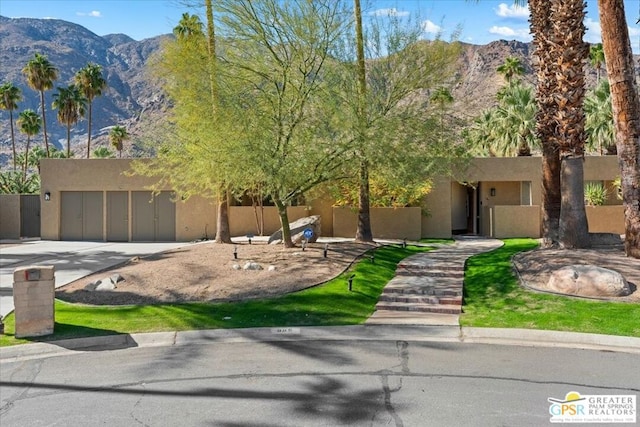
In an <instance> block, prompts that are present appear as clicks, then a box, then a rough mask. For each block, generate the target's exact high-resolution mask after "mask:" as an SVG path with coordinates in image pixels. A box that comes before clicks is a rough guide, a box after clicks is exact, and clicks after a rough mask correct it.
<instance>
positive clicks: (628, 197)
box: [598, 0, 640, 258]
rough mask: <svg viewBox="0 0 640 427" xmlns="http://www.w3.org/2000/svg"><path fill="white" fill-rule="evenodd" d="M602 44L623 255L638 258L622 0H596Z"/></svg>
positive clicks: (635, 150)
mask: <svg viewBox="0 0 640 427" xmlns="http://www.w3.org/2000/svg"><path fill="white" fill-rule="evenodd" d="M598 10H599V15H600V25H601V27H602V46H603V49H604V56H605V58H606V59H607V60H606V66H607V76H608V77H609V80H610V81H611V104H612V112H613V119H614V126H615V130H616V148H617V152H618V165H619V167H620V176H621V187H622V204H623V206H624V218H625V238H624V247H625V252H626V254H627V256H631V257H634V258H640V148H639V146H638V140H639V139H640V99H639V96H638V88H637V86H636V82H635V81H634V76H635V66H634V59H633V51H632V50H631V41H630V39H629V29H628V28H627V24H626V19H625V11H624V2H623V1H622V0H600V1H598Z"/></svg>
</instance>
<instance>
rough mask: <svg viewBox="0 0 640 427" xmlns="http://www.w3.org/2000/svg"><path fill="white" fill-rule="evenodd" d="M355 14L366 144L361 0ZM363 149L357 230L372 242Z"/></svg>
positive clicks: (361, 132) (360, 115)
mask: <svg viewBox="0 0 640 427" xmlns="http://www.w3.org/2000/svg"><path fill="white" fill-rule="evenodd" d="M354 14H355V21H356V50H357V57H358V60H357V63H358V69H357V73H358V142H357V143H358V145H359V147H363V146H364V144H365V129H366V117H365V114H366V105H365V103H366V93H367V74H366V68H365V62H364V38H363V35H362V9H361V8H360V0H354ZM362 151H363V150H362V149H359V150H358V154H359V155H360V157H361V158H360V169H359V173H358V176H359V183H358V184H359V186H358V228H357V230H356V241H358V242H372V241H373V233H372V232H371V213H370V203H369V164H368V163H367V159H366V157H365V154H364V153H363V152H362Z"/></svg>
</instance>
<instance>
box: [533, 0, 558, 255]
mask: <svg viewBox="0 0 640 427" xmlns="http://www.w3.org/2000/svg"><path fill="white" fill-rule="evenodd" d="M529 10H530V13H531V18H530V21H529V22H530V28H531V33H532V34H533V46H534V55H535V56H536V58H537V59H538V61H537V65H536V74H537V77H538V79H537V86H536V98H537V103H538V112H537V115H536V135H537V137H538V138H539V139H540V143H541V145H542V241H543V246H544V247H551V246H555V245H557V244H558V238H559V232H558V227H559V222H560V204H561V192H560V155H559V151H558V146H557V143H556V133H555V130H556V127H557V126H556V118H555V115H556V110H557V105H556V102H555V99H554V93H555V91H556V87H557V84H556V68H555V63H556V62H555V61H554V59H553V58H552V57H551V56H550V53H551V49H550V46H551V41H550V40H549V37H550V35H551V29H552V26H551V3H550V2H549V0H529Z"/></svg>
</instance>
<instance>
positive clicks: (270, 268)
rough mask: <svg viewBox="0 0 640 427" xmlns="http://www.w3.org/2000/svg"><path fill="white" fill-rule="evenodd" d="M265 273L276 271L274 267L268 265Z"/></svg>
mask: <svg viewBox="0 0 640 427" xmlns="http://www.w3.org/2000/svg"><path fill="white" fill-rule="evenodd" d="M267 271H276V266H275V265H270V266H269V267H267Z"/></svg>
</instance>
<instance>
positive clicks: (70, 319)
mask: <svg viewBox="0 0 640 427" xmlns="http://www.w3.org/2000/svg"><path fill="white" fill-rule="evenodd" d="M536 245H537V243H536V241H534V240H531V239H509V240H506V241H505V245H504V246H503V247H502V248H499V249H496V250H495V251H492V252H489V253H485V254H480V255H476V256H474V257H472V258H470V259H469V260H468V262H467V271H466V274H465V306H464V314H463V315H462V316H461V318H460V323H461V324H462V325H463V326H473V327H496V328H527V329H549V330H560V331H573V332H590V333H599V334H609V335H624V336H634V337H640V304H631V303H615V302H603V301H592V300H583V299H576V298H568V297H561V296H555V295H547V294H540V293H535V292H531V291H528V290H525V289H522V288H520V287H519V286H518V283H517V280H516V278H515V276H514V275H513V272H512V268H511V257H512V256H513V254H515V253H517V252H520V251H526V250H531V249H533V248H535V247H536ZM430 249H431V248H425V247H415V246H408V247H407V248H405V249H403V248H400V247H398V246H386V247H382V248H380V249H377V250H376V253H375V263H372V262H371V261H370V260H369V258H368V257H365V258H364V259H363V260H362V261H360V262H358V263H357V264H356V265H355V266H354V267H353V268H352V269H351V270H350V271H348V272H346V273H344V274H342V275H341V276H339V277H337V278H336V279H334V280H332V281H330V282H327V283H325V284H323V285H321V286H317V287H313V288H310V289H307V290H304V291H300V292H296V293H293V294H289V295H286V296H282V297H279V298H273V299H267V300H256V301H246V302H238V303H219V304H207V303H188V304H165V305H147V306H126V307H122V306H117V307H94V306H83V305H76V304H68V303H64V302H62V301H56V307H55V309H56V324H55V333H54V334H53V335H50V336H47V337H43V338H38V339H33V340H24V339H23V340H19V339H15V338H14V336H13V333H14V331H15V328H14V317H13V315H9V316H8V317H7V319H6V320H5V332H6V335H4V336H0V346H7V345H15V344H21V343H26V342H30V341H52V340H59V339H67V338H79V337H89V336H99V335H112V334H123V333H137V332H155V331H180V330H190V329H216V328H250V327H269V326H332V325H353V324H360V323H362V322H364V321H365V320H366V319H367V317H369V316H370V315H371V313H373V311H374V307H375V304H376V302H377V300H378V297H379V296H380V293H381V292H382V289H383V288H384V286H385V284H386V283H387V282H388V281H389V280H390V279H391V278H392V277H393V275H394V272H395V268H396V265H397V264H398V262H400V261H401V260H402V259H404V258H406V257H407V256H409V255H413V254H415V253H418V252H421V251H426V250H430ZM352 274H355V278H354V281H353V291H352V292H349V290H348V284H347V278H348V277H349V276H351V275H352Z"/></svg>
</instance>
